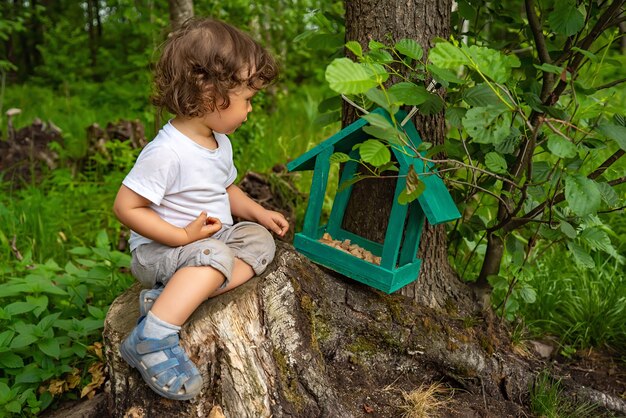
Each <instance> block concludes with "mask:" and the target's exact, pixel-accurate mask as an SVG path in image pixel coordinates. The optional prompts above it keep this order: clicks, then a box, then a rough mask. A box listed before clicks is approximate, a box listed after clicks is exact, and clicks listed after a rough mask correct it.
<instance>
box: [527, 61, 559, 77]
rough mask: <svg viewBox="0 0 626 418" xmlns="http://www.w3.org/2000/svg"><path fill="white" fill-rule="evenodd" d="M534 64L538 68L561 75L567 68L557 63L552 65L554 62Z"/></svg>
mask: <svg viewBox="0 0 626 418" xmlns="http://www.w3.org/2000/svg"><path fill="white" fill-rule="evenodd" d="M533 65H534V66H535V68H537V69H538V70H541V71H544V72H546V73H553V74H557V75H561V74H563V71H565V68H563V67H557V66H556V65H552V64H545V63H544V64H541V65H537V64H533Z"/></svg>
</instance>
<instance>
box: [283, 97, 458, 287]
mask: <svg viewBox="0 0 626 418" xmlns="http://www.w3.org/2000/svg"><path fill="white" fill-rule="evenodd" d="M374 112H376V113H379V114H383V115H385V116H386V117H387V118H388V119H389V116H388V114H387V113H386V112H385V111H384V110H382V109H376V110H375V111H374ZM396 116H397V120H402V119H403V118H404V116H405V114H404V112H399V113H398V114H397V115H396ZM367 125H368V122H367V121H366V120H364V119H362V118H361V119H358V120H357V121H355V122H354V123H352V124H351V125H349V126H347V127H345V128H344V129H342V130H341V131H339V132H338V133H336V134H335V135H333V136H331V137H330V138H328V139H327V140H325V141H324V142H322V143H321V144H319V145H317V146H316V147H315V148H313V149H311V150H309V151H307V152H306V153H304V154H303V155H301V156H300V157H298V158H297V159H295V160H293V161H291V162H290V163H289V164H288V165H287V168H288V169H289V171H303V170H313V180H312V184H311V191H310V194H309V202H308V206H307V209H306V214H305V217H304V224H303V229H302V231H301V232H299V233H297V234H296V235H295V237H294V246H295V248H296V250H298V251H299V252H300V253H302V254H304V255H305V256H307V257H308V258H310V259H311V260H312V261H314V262H315V263H318V264H321V265H323V266H325V267H328V268H330V269H332V270H334V271H337V272H338V273H341V274H342V275H344V276H347V277H350V278H352V279H354V280H357V281H359V282H361V283H365V284H367V285H369V286H372V287H374V288H376V289H379V290H382V291H383V292H386V293H392V292H394V291H396V290H398V289H400V288H401V287H403V286H406V285H407V284H409V283H411V282H413V281H415V280H417V278H418V275H419V269H420V265H421V260H420V259H418V258H417V250H418V247H419V242H420V238H421V235H422V228H423V225H424V220H425V219H428V222H429V223H430V224H431V225H437V224H441V223H444V222H449V221H452V220H454V219H457V218H459V217H460V216H461V215H460V213H459V211H458V209H457V207H456V205H455V204H454V201H453V200H452V197H451V196H450V193H449V192H448V190H447V188H446V186H445V184H444V183H443V181H442V180H441V178H439V176H437V175H436V174H434V169H433V168H432V167H431V166H430V165H429V164H426V163H424V161H423V160H422V159H420V158H419V157H417V156H412V155H414V151H413V150H411V149H410V148H408V147H398V146H393V147H391V150H392V153H393V156H394V158H395V160H396V161H397V163H398V168H399V173H398V177H397V181H396V185H395V196H394V200H393V203H392V208H391V212H390V215H389V220H388V223H387V230H386V233H385V238H384V241H383V243H382V244H381V243H378V242H374V241H371V240H369V239H366V238H364V237H361V236H359V235H357V234H355V233H353V232H350V231H347V230H345V229H343V228H342V223H343V218H344V214H345V211H346V207H347V205H348V200H349V198H350V195H351V193H352V186H349V187H345V188H343V189H341V188H340V190H339V191H338V192H337V194H336V196H335V199H334V201H333V205H332V209H331V213H330V217H329V220H328V223H327V224H325V225H320V220H321V215H322V204H323V202H324V196H325V195H326V189H327V185H328V178H329V171H330V166H331V159H330V157H331V155H333V154H334V153H335V152H342V153H346V154H348V155H349V156H350V157H351V159H352V160H351V161H348V162H346V163H345V165H344V167H343V170H342V174H341V178H340V180H339V184H343V183H344V182H346V181H349V180H350V179H352V178H353V177H354V175H355V174H356V173H357V169H358V162H357V161H353V160H358V158H359V157H358V150H355V149H354V146H355V145H357V144H358V143H362V142H365V141H366V140H368V139H370V138H371V135H370V134H368V133H366V132H364V131H363V127H365V126H367ZM403 128H404V130H405V132H406V134H407V136H408V138H409V139H410V141H411V142H412V144H413V145H414V146H417V145H418V144H419V143H421V142H422V140H421V138H420V136H419V134H418V133H417V130H416V129H415V126H414V125H413V124H412V123H411V122H408V123H407V124H405V125H404V127H403ZM411 166H413V169H414V170H415V172H416V173H417V174H418V176H419V178H420V180H421V181H423V182H424V184H425V186H426V188H425V190H424V192H423V193H422V194H421V195H420V196H419V198H418V199H416V200H413V201H412V202H410V203H409V204H400V203H399V202H398V197H399V196H400V193H401V192H402V191H403V190H404V189H405V187H406V176H407V174H408V173H409V170H410V167H411ZM407 214H408V216H407ZM325 234H329V235H330V236H331V237H332V238H333V239H335V240H337V241H342V242H344V243H346V242H350V243H351V244H356V245H358V246H359V247H360V248H362V249H365V250H367V251H369V252H370V253H371V254H373V256H374V257H375V258H378V257H380V264H376V263H373V262H371V260H370V261H366V260H364V259H361V258H358V257H356V256H354V255H353V254H351V253H350V252H348V251H346V249H345V248H335V247H332V246H329V245H328V242H327V241H328V240H327V239H325V238H326V237H328V235H325ZM347 240H349V241H347Z"/></svg>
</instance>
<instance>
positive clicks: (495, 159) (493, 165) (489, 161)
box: [485, 152, 508, 174]
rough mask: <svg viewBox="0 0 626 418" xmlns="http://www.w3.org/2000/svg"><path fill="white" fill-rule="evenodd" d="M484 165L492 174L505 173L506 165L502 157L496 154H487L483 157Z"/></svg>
mask: <svg viewBox="0 0 626 418" xmlns="http://www.w3.org/2000/svg"><path fill="white" fill-rule="evenodd" d="M485 165H486V166H487V168H488V169H489V170H491V171H493V172H494V173H498V174H503V173H506V170H507V168H508V165H507V163H506V160H505V159H504V157H503V156H501V155H500V154H498V153H497V152H489V153H487V155H485Z"/></svg>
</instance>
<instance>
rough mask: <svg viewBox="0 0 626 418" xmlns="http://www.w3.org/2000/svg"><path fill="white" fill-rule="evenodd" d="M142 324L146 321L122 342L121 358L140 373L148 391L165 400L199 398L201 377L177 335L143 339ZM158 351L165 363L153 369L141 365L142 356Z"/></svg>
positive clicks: (141, 323) (143, 321) (142, 323)
mask: <svg viewBox="0 0 626 418" xmlns="http://www.w3.org/2000/svg"><path fill="white" fill-rule="evenodd" d="M144 325H145V320H142V321H141V322H140V323H139V325H137V326H136V327H135V329H134V330H133V331H132V332H131V333H130V335H129V336H128V337H126V339H125V340H124V341H123V342H122V344H121V345H120V354H121V355H122V358H123V359H124V360H125V361H126V362H127V363H128V364H130V365H131V366H132V367H134V368H136V369H137V370H139V373H141V377H143V380H144V381H145V382H146V384H147V385H148V386H149V387H150V389H152V390H153V391H155V392H156V393H158V394H159V395H161V396H163V397H165V398H168V399H174V400H180V401H186V400H189V399H191V398H193V397H194V396H196V395H198V394H199V393H200V390H201V389H202V376H201V375H200V372H199V371H198V369H197V368H196V366H195V365H194V364H193V363H192V362H191V360H190V359H189V357H187V354H185V351H184V350H183V349H182V347H181V346H180V345H179V343H178V342H179V339H178V334H173V335H170V336H168V337H166V338H164V339H162V340H155V339H150V338H144V337H143V336H142V335H143V327H144ZM159 351H161V352H163V353H164V354H165V356H166V357H167V360H165V361H163V362H162V363H158V364H156V365H154V366H152V367H147V366H146V365H145V364H144V363H143V362H142V360H141V358H142V356H144V355H146V354H149V353H156V352H159Z"/></svg>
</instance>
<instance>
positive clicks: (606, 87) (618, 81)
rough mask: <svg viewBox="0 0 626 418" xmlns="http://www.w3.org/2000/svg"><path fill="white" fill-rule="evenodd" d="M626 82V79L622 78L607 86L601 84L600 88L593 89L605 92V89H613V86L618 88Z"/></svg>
mask: <svg viewBox="0 0 626 418" xmlns="http://www.w3.org/2000/svg"><path fill="white" fill-rule="evenodd" d="M625 81H626V77H625V78H620V79H618V80H613V81H611V82H610V83H606V84H601V85H599V86H598V87H593V88H594V89H595V90H603V89H608V88H611V87H613V86H617V85H618V84H621V83H623V82H625Z"/></svg>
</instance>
